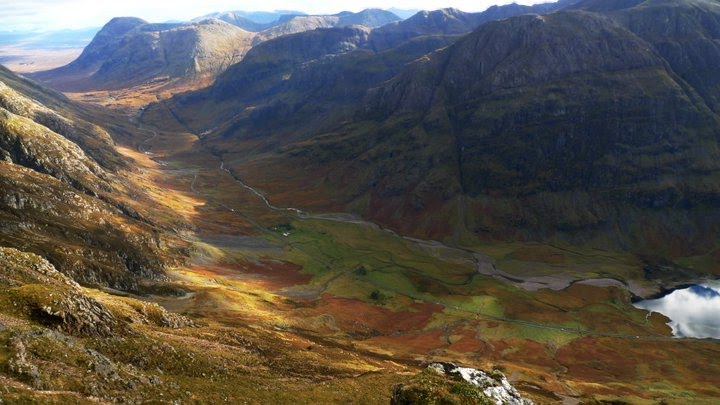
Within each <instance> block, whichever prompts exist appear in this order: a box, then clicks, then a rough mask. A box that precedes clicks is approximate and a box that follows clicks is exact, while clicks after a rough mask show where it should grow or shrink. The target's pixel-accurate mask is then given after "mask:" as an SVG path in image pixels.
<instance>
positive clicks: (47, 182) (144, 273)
mask: <svg viewBox="0 0 720 405" xmlns="http://www.w3.org/2000/svg"><path fill="white" fill-rule="evenodd" d="M38 100H44V101H45V102H46V103H47V104H42V103H41V102H40V101H38ZM86 115H91V113H86V112H82V111H81V110H80V109H79V108H78V107H76V106H74V105H72V104H71V103H70V102H69V101H68V100H67V99H65V98H64V96H61V95H59V94H56V93H53V92H51V91H47V90H44V89H42V88H40V87H39V86H37V85H36V84H34V83H32V82H30V81H28V80H26V79H22V78H20V77H18V76H15V75H13V74H12V73H10V72H9V71H8V70H6V69H4V68H2V69H0V157H1V159H2V160H1V161H0V165H2V170H0V184H1V185H2V190H3V197H2V200H0V223H2V229H3V232H2V234H0V245H2V246H5V247H12V248H17V249H20V250H22V251H24V252H31V253H34V254H38V255H41V256H43V257H45V258H47V259H48V260H50V262H51V263H52V264H53V265H54V267H55V268H57V270H59V271H60V272H62V273H64V274H66V275H68V276H71V277H72V278H73V279H75V280H77V281H80V282H83V283H85V284H88V285H100V286H110V287H113V288H120V289H124V290H130V291H139V290H140V289H141V287H140V280H142V279H158V278H162V268H163V267H164V266H165V264H166V263H168V261H167V260H166V257H167V256H165V255H166V254H168V253H169V252H170V250H172V249H170V248H168V247H167V246H168V245H166V244H167V243H170V244H172V243H173V242H168V241H169V239H165V238H164V237H163V236H161V235H162V234H163V233H164V232H162V231H161V230H160V229H159V228H158V227H156V226H155V225H153V224H152V223H151V222H150V221H149V220H147V219H146V218H144V217H143V216H142V215H140V214H139V213H138V212H137V211H136V210H135V209H134V208H133V204H134V202H133V200H135V199H140V200H142V198H141V195H142V194H143V193H142V192H140V191H138V190H135V189H134V187H132V186H129V185H127V184H123V181H122V176H121V175H119V173H120V172H122V171H124V170H128V167H127V166H126V164H125V162H124V161H123V159H122V158H121V157H120V156H119V155H118V154H117V152H115V148H114V144H113V142H112V140H111V138H110V136H109V134H108V133H107V132H106V131H105V130H104V129H102V128H100V127H98V126H97V125H95V124H93V123H90V122H88V121H86V120H85V119H84V118H83V117H85V116H86ZM79 145H83V147H81V146H79ZM96 158H97V160H96ZM128 193H136V194H135V197H136V198H130V197H129V196H128Z"/></svg>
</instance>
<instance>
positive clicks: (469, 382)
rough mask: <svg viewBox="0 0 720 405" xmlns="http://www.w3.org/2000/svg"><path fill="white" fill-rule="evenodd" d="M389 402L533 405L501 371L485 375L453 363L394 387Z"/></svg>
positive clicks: (432, 368) (436, 365)
mask: <svg viewBox="0 0 720 405" xmlns="http://www.w3.org/2000/svg"><path fill="white" fill-rule="evenodd" d="M390 403H391V404H394V405H401V404H420V403H450V404H454V403H462V404H497V405H531V404H533V402H532V401H530V400H529V399H526V398H523V397H522V396H521V395H520V393H519V392H518V391H517V390H516V389H515V387H513V386H512V385H511V384H510V382H509V381H508V379H507V378H506V377H505V375H503V373H502V372H500V371H498V370H493V371H492V372H491V373H489V374H488V373H485V372H484V371H480V370H476V369H474V368H468V367H459V366H457V365H455V364H453V363H432V364H430V365H429V366H428V367H427V369H425V370H424V371H423V372H422V373H420V374H419V375H418V376H416V377H415V378H414V380H413V381H412V382H410V383H408V384H398V385H396V386H395V387H394V388H393V394H392V398H391V400H390Z"/></svg>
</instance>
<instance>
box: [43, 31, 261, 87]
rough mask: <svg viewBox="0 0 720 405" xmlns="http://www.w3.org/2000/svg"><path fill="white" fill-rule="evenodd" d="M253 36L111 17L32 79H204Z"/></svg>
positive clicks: (103, 82) (85, 82) (113, 83)
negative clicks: (70, 56)
mask: <svg viewBox="0 0 720 405" xmlns="http://www.w3.org/2000/svg"><path fill="white" fill-rule="evenodd" d="M253 36H254V35H253V34H251V33H249V32H247V31H244V30H241V29H240V28H237V27H235V26H233V25H230V24H228V23H225V22H222V21H219V20H204V21H201V22H197V23H191V24H182V25H178V24H148V23H146V22H144V21H143V20H140V19H134V18H116V19H113V20H112V21H110V22H109V23H108V24H107V25H106V26H105V27H103V29H102V30H101V31H100V32H99V33H98V35H97V36H96V38H95V39H94V40H93V42H91V43H90V45H88V47H87V48H86V49H85V51H84V52H83V53H82V54H81V55H80V57H78V59H77V60H75V61H74V62H72V63H70V64H69V65H67V66H64V67H61V68H58V69H54V70H51V71H47V72H39V73H37V74H33V75H32V77H33V78H35V79H38V80H41V81H44V82H46V83H48V84H50V85H51V86H53V87H55V88H57V89H60V90H78V89H83V90H88V89H118V88H126V87H132V86H136V85H140V84H145V83H149V82H153V81H161V82H164V81H167V82H169V84H172V85H180V84H185V83H193V82H205V81H208V80H212V79H214V77H215V76H216V75H217V74H219V73H220V72H222V71H224V70H225V69H226V68H227V67H228V66H230V65H232V64H233V63H235V62H237V61H239V60H241V59H242V57H243V56H244V55H245V53H246V52H247V50H248V49H249V48H250V46H251V44H252V39H253Z"/></svg>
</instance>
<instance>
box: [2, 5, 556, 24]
mask: <svg viewBox="0 0 720 405" xmlns="http://www.w3.org/2000/svg"><path fill="white" fill-rule="evenodd" d="M547 1H551V0H516V1H515V2H517V3H519V4H533V3H542V2H547ZM512 2H513V1H512V0H362V1H355V2H349V3H345V2H332V3H331V2H327V1H320V0H264V1H261V2H259V1H245V0H235V1H229V0H170V1H166V0H0V31H13V30H39V31H49V30H57V29H64V28H69V29H77V28H87V27H98V26H102V25H104V24H105V23H106V22H107V21H108V20H109V19H110V18H112V17H116V16H134V17H140V18H144V19H146V20H149V21H151V22H162V21H167V20H187V19H190V18H192V17H198V16H201V15H205V14H209V13H212V12H215V11H228V10H247V11H272V10H278V9H281V10H298V11H304V12H307V13H314V14H331V13H337V12H339V11H344V10H349V11H360V10H361V9H364V8H370V7H374V8H390V7H397V8H401V9H424V10H435V9H439V8H444V7H455V8H459V9H461V10H463V11H483V10H485V9H487V8H488V7H489V6H491V5H493V4H508V3H512ZM343 4H345V5H343ZM347 4H352V5H349V6H348V5H347Z"/></svg>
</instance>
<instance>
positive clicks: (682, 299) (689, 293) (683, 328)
mask: <svg viewBox="0 0 720 405" xmlns="http://www.w3.org/2000/svg"><path fill="white" fill-rule="evenodd" d="M635 307H637V308H641V309H645V310H648V311H653V312H659V313H661V314H663V315H665V316H667V317H668V318H670V319H671V322H670V323H669V325H670V327H672V330H673V334H674V335H675V336H679V337H695V338H715V339H720V282H713V283H705V284H699V285H695V286H692V287H689V288H685V289H682V290H675V291H673V292H672V293H670V294H668V295H666V296H664V297H662V298H658V299H655V300H645V301H640V302H638V303H636V304H635Z"/></svg>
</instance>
